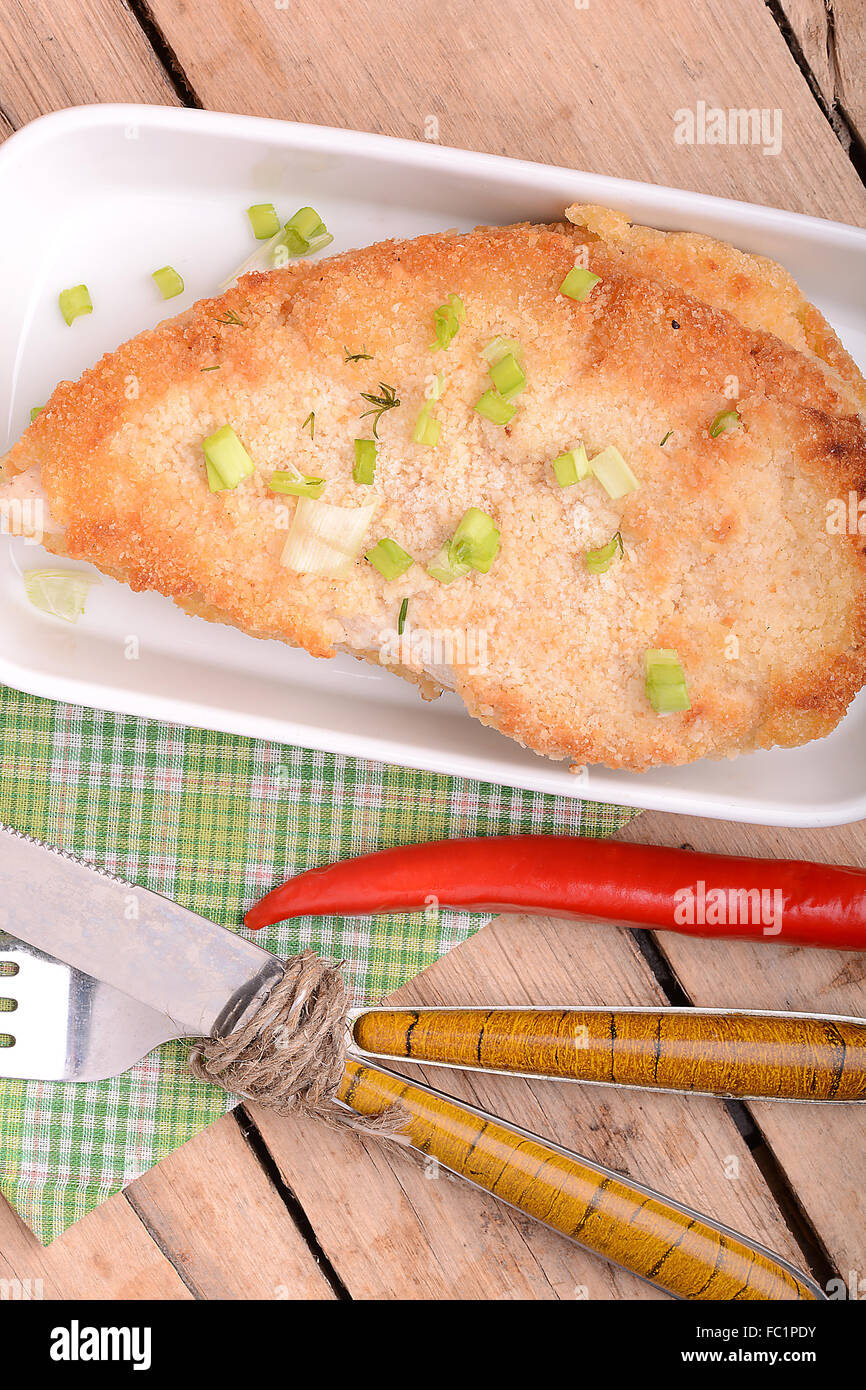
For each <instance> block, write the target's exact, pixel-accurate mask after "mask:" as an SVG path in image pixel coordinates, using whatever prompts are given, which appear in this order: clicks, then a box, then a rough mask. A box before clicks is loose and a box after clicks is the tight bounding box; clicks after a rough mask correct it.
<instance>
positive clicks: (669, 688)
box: [645, 648, 691, 714]
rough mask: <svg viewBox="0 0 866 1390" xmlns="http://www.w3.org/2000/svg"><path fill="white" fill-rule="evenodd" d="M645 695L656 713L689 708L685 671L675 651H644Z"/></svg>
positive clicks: (660, 649) (668, 712)
mask: <svg viewBox="0 0 866 1390" xmlns="http://www.w3.org/2000/svg"><path fill="white" fill-rule="evenodd" d="M645 660H646V682H645V690H646V697H647V699H648V700H649V702H650V704H651V705H652V707H653V709H654V710H655V711H656V714H672V713H673V712H674V711H675V710H686V709H691V701H690V700H689V692H688V688H687V686H686V677H685V672H684V671H683V668H682V666H681V665H680V659H679V657H678V656H677V654H676V652H675V651H672V650H670V649H664V648H650V649H649V651H647V653H646V658H645Z"/></svg>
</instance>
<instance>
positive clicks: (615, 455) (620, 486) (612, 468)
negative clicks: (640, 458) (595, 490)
mask: <svg viewBox="0 0 866 1390" xmlns="http://www.w3.org/2000/svg"><path fill="white" fill-rule="evenodd" d="M589 466H590V469H591V470H592V472H593V473H594V474H595V476H596V477H597V478H598V481H599V482H600V483H601V485H602V487H603V488H604V490H605V492H606V493H607V495H608V497H625V495H626V493H627V492H634V490H635V488H638V487H640V483H639V482H638V480H637V478H636V477H635V475H634V474H633V473H632V471H631V469H630V468H629V466H628V464H627V463H626V461H625V459H624V458H623V456H622V454H621V453H620V451H619V449H615V448H614V447H613V445H612V444H609V445H608V447H607V448H606V449H602V451H601V453H599V454H596V456H595V458H593V459H590V463H589Z"/></svg>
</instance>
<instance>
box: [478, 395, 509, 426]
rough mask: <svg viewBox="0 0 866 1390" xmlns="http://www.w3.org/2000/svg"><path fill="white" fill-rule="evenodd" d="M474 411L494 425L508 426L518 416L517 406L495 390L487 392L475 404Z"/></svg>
mask: <svg viewBox="0 0 866 1390" xmlns="http://www.w3.org/2000/svg"><path fill="white" fill-rule="evenodd" d="M474 409H475V410H477V411H478V414H479V415H483V416H484V418H485V420H492V421H493V423H494V425H507V424H508V421H509V420H512V419H513V418H514V416H515V415H516V414H517V406H516V405H511V404H510V402H509V401H506V400H503V398H502V396H500V394H499V392H498V391H495V390H490V391H485V392H484V395H483V396H482V397H481V399H480V400H479V401H476V402H475V406H474Z"/></svg>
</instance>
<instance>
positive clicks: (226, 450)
mask: <svg viewBox="0 0 866 1390" xmlns="http://www.w3.org/2000/svg"><path fill="white" fill-rule="evenodd" d="M202 448H203V449H204V456H205V460H206V462H207V480H208V483H209V485H210V490H211V492H225V491H227V490H228V489H230V488H236V487H237V485H238V483H239V482H240V481H241V479H242V478H248V477H249V476H250V474H251V473H254V472H255V471H256V470H255V465H254V464H253V461H252V459H251V458H250V456H249V454H248V453H247V451H246V449H245V448H244V446H243V444H242V443H241V441H240V440H239V439H238V437H237V435H236V434H235V432H234V430H233V429H232V427H231V425H223V427H222V429H219V430H217V431H216V432H215V433H214V434H210V435H208V437H207V439H205V440H204V441H203V443H202Z"/></svg>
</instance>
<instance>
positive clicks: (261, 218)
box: [247, 203, 280, 241]
mask: <svg viewBox="0 0 866 1390" xmlns="http://www.w3.org/2000/svg"><path fill="white" fill-rule="evenodd" d="M247 217H248V218H249V219H250V225H251V226H252V229H253V236H254V237H255V239H256V241H268V240H269V239H270V238H271V237H272V236H276V234H277V232H278V231H279V230H280V219H279V218H278V217H277V210H276V208H275V207H274V205H273V203H254V204H253V206H252V207H251V208H247Z"/></svg>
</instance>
